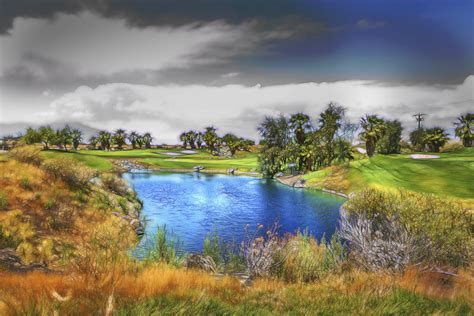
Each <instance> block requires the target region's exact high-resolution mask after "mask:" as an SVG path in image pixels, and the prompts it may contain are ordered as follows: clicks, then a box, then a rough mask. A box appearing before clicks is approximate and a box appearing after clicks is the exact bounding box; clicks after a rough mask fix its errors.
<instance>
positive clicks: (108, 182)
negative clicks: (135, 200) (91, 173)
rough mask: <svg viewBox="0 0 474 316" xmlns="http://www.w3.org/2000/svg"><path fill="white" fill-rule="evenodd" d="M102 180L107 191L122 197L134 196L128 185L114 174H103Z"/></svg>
mask: <svg viewBox="0 0 474 316" xmlns="http://www.w3.org/2000/svg"><path fill="white" fill-rule="evenodd" d="M100 180H101V182H102V185H103V186H104V187H105V189H106V190H107V191H110V192H114V193H116V194H118V195H120V196H128V195H130V194H132V190H131V189H130V187H129V185H128V183H127V182H126V181H125V180H123V179H121V178H119V177H118V176H116V175H114V174H102V175H101V176H100Z"/></svg>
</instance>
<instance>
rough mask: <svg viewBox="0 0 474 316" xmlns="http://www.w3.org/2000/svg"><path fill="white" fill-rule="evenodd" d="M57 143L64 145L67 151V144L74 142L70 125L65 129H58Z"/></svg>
mask: <svg viewBox="0 0 474 316" xmlns="http://www.w3.org/2000/svg"><path fill="white" fill-rule="evenodd" d="M56 144H57V145H59V146H61V147H63V148H64V150H66V151H67V145H69V144H72V137H71V128H70V127H69V125H66V126H64V128H63V129H58V130H56Z"/></svg>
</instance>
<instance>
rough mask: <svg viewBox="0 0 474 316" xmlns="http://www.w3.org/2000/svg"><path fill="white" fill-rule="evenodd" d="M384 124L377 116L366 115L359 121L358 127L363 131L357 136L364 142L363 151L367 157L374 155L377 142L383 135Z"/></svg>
mask: <svg viewBox="0 0 474 316" xmlns="http://www.w3.org/2000/svg"><path fill="white" fill-rule="evenodd" d="M384 123H385V122H384V120H383V119H381V118H379V117H378V116H377V115H366V116H365V117H362V118H361V119H360V127H361V128H362V130H363V131H362V132H361V133H360V134H359V136H360V137H361V138H362V139H363V140H364V141H365V149H366V150H367V156H369V157H372V156H373V155H374V153H375V149H376V146H377V143H378V141H379V140H380V139H381V138H382V137H383V136H384V134H385V130H386V128H385V124H384Z"/></svg>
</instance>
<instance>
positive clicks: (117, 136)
mask: <svg viewBox="0 0 474 316" xmlns="http://www.w3.org/2000/svg"><path fill="white" fill-rule="evenodd" d="M127 137H128V136H127V133H126V132H125V130H124V129H121V128H119V129H116V130H115V132H114V136H113V140H114V143H115V144H116V145H117V146H118V149H119V150H122V148H123V145H125V144H126V139H127Z"/></svg>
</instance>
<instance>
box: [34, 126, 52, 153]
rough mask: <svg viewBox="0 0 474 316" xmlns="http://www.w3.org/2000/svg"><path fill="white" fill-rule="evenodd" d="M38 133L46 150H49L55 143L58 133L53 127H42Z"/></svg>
mask: <svg viewBox="0 0 474 316" xmlns="http://www.w3.org/2000/svg"><path fill="white" fill-rule="evenodd" d="M38 133H39V135H40V138H41V142H42V143H43V146H44V149H49V145H50V144H52V143H54V142H55V139H56V133H55V132H54V130H53V129H52V128H51V126H41V127H40V128H39V129H38Z"/></svg>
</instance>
